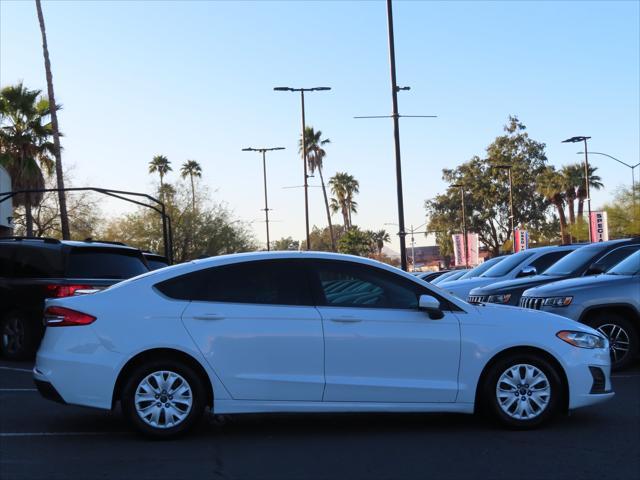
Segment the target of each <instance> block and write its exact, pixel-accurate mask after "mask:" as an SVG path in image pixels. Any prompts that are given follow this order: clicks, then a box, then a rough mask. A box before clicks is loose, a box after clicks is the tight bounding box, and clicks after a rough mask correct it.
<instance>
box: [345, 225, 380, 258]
mask: <svg viewBox="0 0 640 480" xmlns="http://www.w3.org/2000/svg"><path fill="white" fill-rule="evenodd" d="M371 233H372V232H370V231H363V230H360V229H359V228H358V227H357V226H352V227H351V228H349V229H348V230H347V231H346V232H345V234H344V235H342V237H341V238H340V241H339V242H338V251H339V252H340V253H348V254H350V255H359V256H361V257H369V256H371V254H372V253H373V252H374V251H375V246H374V240H373V238H372V235H371Z"/></svg>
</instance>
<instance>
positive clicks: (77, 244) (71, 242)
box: [0, 237, 138, 251]
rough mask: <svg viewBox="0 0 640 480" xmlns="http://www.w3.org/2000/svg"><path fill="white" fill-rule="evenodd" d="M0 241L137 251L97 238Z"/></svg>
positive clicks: (6, 239)
mask: <svg viewBox="0 0 640 480" xmlns="http://www.w3.org/2000/svg"><path fill="white" fill-rule="evenodd" d="M0 242H13V243H14V244H15V245H25V244H27V245H34V244H39V245H47V246H52V245H68V246H70V247H74V248H85V247H94V248H95V247H100V248H109V249H125V250H128V251H138V249H137V248H135V247H131V246H129V245H126V244H124V243H121V242H109V241H99V240H96V241H94V240H91V239H87V240H60V239H57V238H49V237H0Z"/></svg>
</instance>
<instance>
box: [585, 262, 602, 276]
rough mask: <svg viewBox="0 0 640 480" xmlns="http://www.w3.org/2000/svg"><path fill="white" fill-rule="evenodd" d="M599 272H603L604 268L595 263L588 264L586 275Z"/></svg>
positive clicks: (598, 273)
mask: <svg viewBox="0 0 640 480" xmlns="http://www.w3.org/2000/svg"><path fill="white" fill-rule="evenodd" d="M601 273H604V268H603V267H602V265H598V264H597V263H594V264H593V265H590V266H589V268H588V269H587V275H600V274H601Z"/></svg>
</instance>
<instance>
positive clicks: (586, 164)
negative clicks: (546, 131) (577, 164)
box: [562, 136, 593, 242]
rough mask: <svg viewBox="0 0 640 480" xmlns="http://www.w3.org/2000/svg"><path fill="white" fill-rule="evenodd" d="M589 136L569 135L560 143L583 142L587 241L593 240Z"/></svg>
mask: <svg viewBox="0 0 640 480" xmlns="http://www.w3.org/2000/svg"><path fill="white" fill-rule="evenodd" d="M590 138H591V137H584V136H583V137H571V138H567V139H566V140H563V141H562V143H578V142H584V188H585V192H586V195H587V198H586V200H587V211H588V212H589V242H593V238H592V235H591V195H590V193H589V154H588V151H587V140H589V139H590Z"/></svg>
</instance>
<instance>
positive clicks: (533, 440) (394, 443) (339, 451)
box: [0, 362, 640, 480]
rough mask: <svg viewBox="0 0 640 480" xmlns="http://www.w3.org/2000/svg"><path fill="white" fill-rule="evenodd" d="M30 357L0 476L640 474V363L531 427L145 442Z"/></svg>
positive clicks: (7, 430) (278, 420)
mask: <svg viewBox="0 0 640 480" xmlns="http://www.w3.org/2000/svg"><path fill="white" fill-rule="evenodd" d="M30 369H31V364H29V363H15V362H0V478H2V479H3V480H9V479H23V478H24V479H38V478H46V479H67V478H74V479H87V480H89V479H127V478H137V479H154V480H158V479H165V478H167V479H169V478H171V479H187V478H189V479H191V478H207V479H214V478H216V479H217V478H220V479H278V480H283V479H316V478H317V479H320V478H323V479H337V478H349V479H355V478H363V479H404V478H432V479H449V478H478V479H485V478H505V479H507V478H508V479H512V480H513V479H518V480H524V479H536V480H538V479H552V478H553V479H555V478H566V479H569V478H571V479H591V478H594V479H614V478H620V479H626V480H631V479H637V478H640V366H636V367H635V368H633V369H631V370H627V371H625V372H623V373H620V374H616V375H615V376H614V379H613V382H614V384H613V385H614V389H615V391H616V393H617V395H616V397H615V398H614V399H613V400H611V401H610V402H608V403H605V404H603V405H599V406H594V407H589V408H585V409H582V410H578V411H576V412H574V413H572V414H571V415H570V416H568V417H560V418H558V419H557V421H556V422H555V423H554V424H552V425H550V426H547V427H545V428H542V429H539V430H535V431H530V432H515V431H505V430H502V429H500V428H498V427H495V426H493V425H492V424H490V423H488V422H487V421H485V420H483V419H482V418H476V417H471V416H466V415H417V414H403V415H369V414H367V415H247V416H242V417H223V418H219V417H215V416H212V415H209V416H208V417H207V418H206V420H205V421H204V422H203V423H202V425H201V426H200V427H199V428H198V429H197V430H196V431H195V432H193V434H192V435H189V436H187V437H184V438H182V439H179V440H172V441H164V442H162V441H150V440H147V439H145V438H142V437H140V436H138V435H136V434H135V433H132V432H131V431H130V430H129V429H128V427H127V425H126V424H125V423H124V421H123V419H122V417H121V415H120V412H118V411H116V412H113V413H111V412H103V411H97V410H92V409H86V408H81V407H70V406H64V405H58V404H56V403H53V402H50V401H47V400H44V399H42V398H41V397H40V395H39V394H38V392H37V391H35V388H34V386H33V383H32V381H31V374H30Z"/></svg>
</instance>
